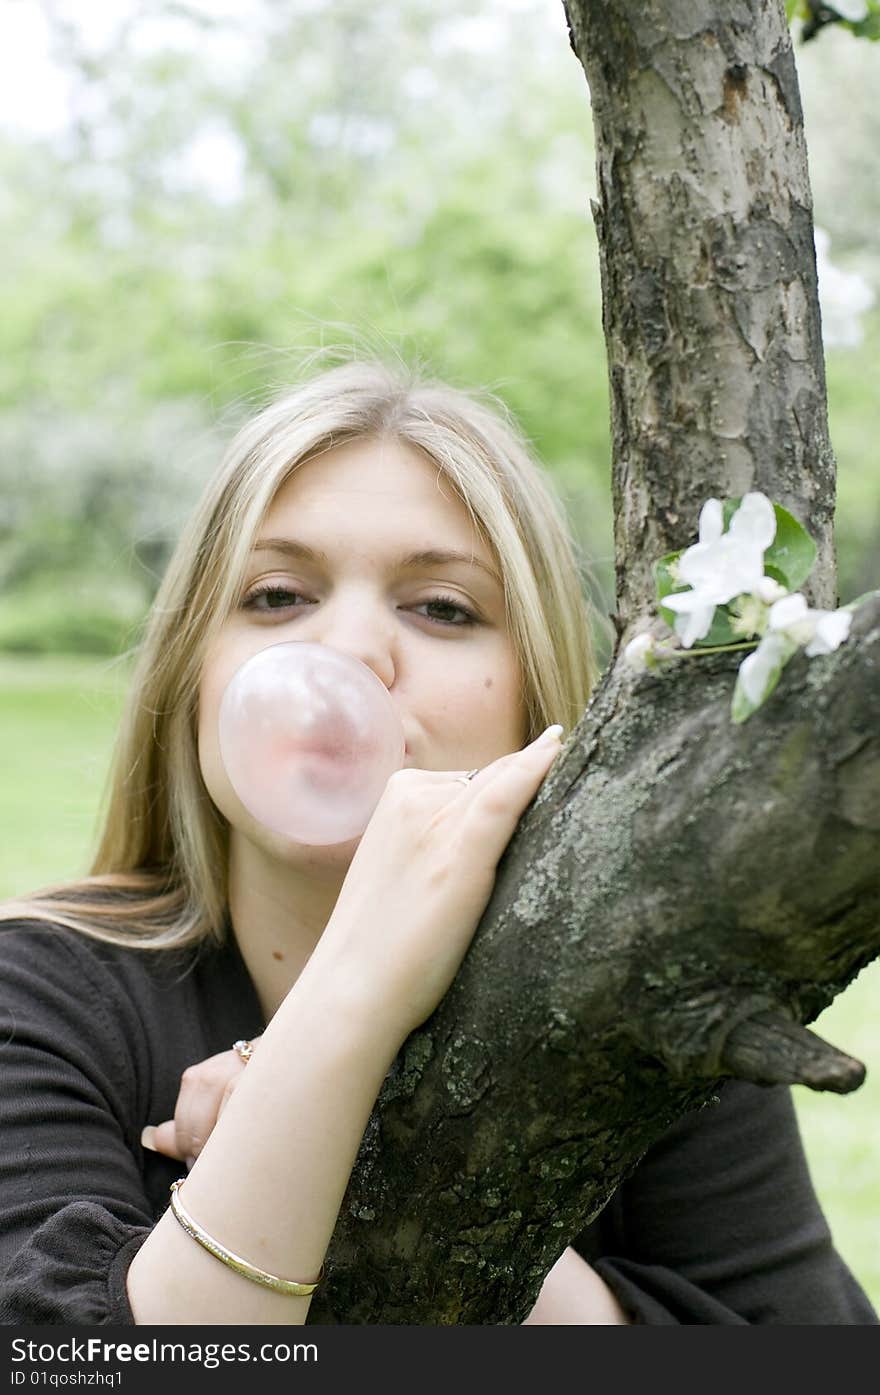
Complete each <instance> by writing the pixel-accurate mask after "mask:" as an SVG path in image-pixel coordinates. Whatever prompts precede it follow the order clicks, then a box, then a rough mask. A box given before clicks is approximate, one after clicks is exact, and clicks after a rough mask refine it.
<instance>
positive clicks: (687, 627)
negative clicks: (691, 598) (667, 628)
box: [675, 605, 715, 649]
mask: <svg viewBox="0 0 880 1395" xmlns="http://www.w3.org/2000/svg"><path fill="white" fill-rule="evenodd" d="M714 618H715V607H714V605H707V606H702V607H700V608H699V609H697V608H695V609H693V610H691V611H690V612H685V613H684V614H682V615H677V616H676V617H675V633H676V634H677V635H678V637H679V639H680V640H681V642H682V644H683V645H684V647H685V649H690V647H691V645H692V644H695V643H696V641H697V640H698V639H702V638H703V637H704V635H707V634H708V633H709V631H710V630H711V628H712V621H713V620H714Z"/></svg>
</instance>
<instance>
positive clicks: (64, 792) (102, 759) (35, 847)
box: [0, 655, 880, 1309]
mask: <svg viewBox="0 0 880 1395" xmlns="http://www.w3.org/2000/svg"><path fill="white" fill-rule="evenodd" d="M126 676H127V675H126V670H125V669H124V668H122V667H120V666H119V665H114V664H112V663H110V662H108V661H99V660H88V659H85V658H83V659H78V658H77V659H71V658H13V657H9V656H3V655H0V721H2V727H0V730H2V732H3V753H2V756H0V774H2V779H0V834H2V836H0V896H11V895H14V894H19V893H22V892H25V891H28V890H31V889H33V888H34V887H36V886H39V885H42V884H44V883H46V882H49V881H55V880H61V879H63V878H66V877H73V876H76V875H77V874H79V873H82V872H84V871H86V870H87V867H88V862H89V856H90V853H91V850H92V846H93V841H94V835H95V832H96V817H97V810H98V805H99V800H100V796H101V791H102V787H103V782H104V777H105V774H106V771H107V768H108V764H109V757H110V749H111V745H112V740H113V733H114V730H115V725H116V720H117V716H118V713H119V710H120V706H121V698H122V693H123V690H124V685H125V681H126ZM878 1000H880V962H878V963H877V964H874V965H872V966H871V968H869V969H867V970H865V972H864V973H863V974H862V975H861V976H860V977H859V979H858V980H857V981H856V982H855V983H854V984H852V985H851V986H850V988H849V989H848V990H847V992H846V993H844V994H843V995H842V996H841V997H840V998H838V999H837V1000H836V1001H835V1002H834V1003H832V1005H831V1007H830V1008H828V1009H827V1011H826V1012H824V1013H823V1014H822V1017H821V1018H820V1019H819V1020H818V1022H816V1023H815V1024H814V1030H816V1031H818V1032H819V1034H820V1035H821V1036H824V1037H825V1038H826V1039H827V1040H829V1041H832V1042H834V1044H835V1045H837V1046H839V1047H841V1048H842V1049H843V1050H845V1051H847V1052H849V1053H850V1054H851V1055H853V1056H857V1057H859V1059H861V1060H863V1061H864V1062H865V1063H866V1065H867V1066H868V1078H867V1080H866V1082H865V1084H864V1085H863V1086H862V1088H861V1089H860V1090H858V1091H856V1092H855V1094H853V1095H849V1096H844V1097H838V1096H835V1095H825V1094H815V1093H813V1092H812V1091H809V1090H805V1089H803V1088H802V1087H800V1086H799V1087H797V1088H796V1089H795V1092H794V1093H795V1103H796V1106H797V1110H798V1117H799V1120H800V1125H801V1131H802V1134H803V1138H804V1143H805V1147H806V1150H807V1156H808V1158H809V1162H810V1168H811V1171H812V1174H813V1179H814V1182H815V1184H816V1190H817V1191H818V1193H819V1197H820V1200H821V1201H822V1204H823V1206H824V1209H825V1214H826V1216H827V1217H828V1221H829V1224H830V1226H831V1230H832V1233H833V1235H834V1238H835V1242H836V1244H837V1247H838V1249H839V1251H840V1253H841V1254H842V1255H843V1257H844V1258H845V1260H846V1261H847V1263H848V1264H849V1266H850V1268H851V1269H852V1270H853V1272H854V1273H855V1275H856V1277H857V1278H858V1279H859V1280H860V1282H861V1283H862V1285H863V1287H864V1288H865V1290H866V1292H867V1293H868V1296H869V1297H870V1299H871V1301H872V1302H873V1304H874V1306H875V1307H877V1308H878V1309H880V1166H878V1163H880V1014H878V1012H877V1010H876V1006H875V1004H876V1002H877V1001H878ZM875 1065H876V1066H877V1067H878V1069H877V1071H876V1076H875V1074H874V1072H873V1070H872V1067H873V1066H875Z"/></svg>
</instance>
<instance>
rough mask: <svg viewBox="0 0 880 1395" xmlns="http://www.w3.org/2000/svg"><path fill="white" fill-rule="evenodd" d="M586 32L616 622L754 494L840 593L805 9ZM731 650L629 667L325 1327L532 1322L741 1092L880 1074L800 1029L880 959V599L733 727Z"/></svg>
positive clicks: (458, 1027)
mask: <svg viewBox="0 0 880 1395" xmlns="http://www.w3.org/2000/svg"><path fill="white" fill-rule="evenodd" d="M568 13H569V18H570V23H571V30H572V36H573V42H574V45H575V47H576V50H577V52H578V53H579V55H580V57H581V59H582V61H583V62H584V65H585V68H586V70H587V73H588V75H589V78H590V83H591V88H592V91H593V96H594V104H595V119H596V127H597V145H598V149H599V165H600V182H599V188H600V192H601V200H602V206H601V208H600V209H599V210H598V224H599V229H600V241H601V244H602V257H603V278H604V288H605V323H606V333H607V336H608V342H609V362H610V365H611V382H612V398H613V412H614V448H615V504H616V509H617V514H618V522H617V548H618V561H619V575H620V580H621V592H620V604H621V626H622V627H623V626H624V625H626V624H629V623H631V622H632V621H633V620H634V619H635V618H637V616H638V615H639V614H640V613H642V612H643V611H644V610H645V608H646V607H647V606H648V605H649V604H650V601H651V598H652V595H653V583H652V581H651V579H650V571H649V564H650V562H651V560H652V559H653V558H654V557H655V556H658V555H660V554H661V553H663V552H664V551H667V550H669V549H670V548H673V547H678V546H683V545H685V544H686V543H688V542H689V541H690V540H691V538H692V536H693V532H694V528H695V522H696V517H697V512H698V509H699V505H700V504H701V503H702V501H703V499H704V498H705V497H706V496H707V495H708V494H710V493H717V494H719V495H720V494H736V493H741V492H743V491H744V490H745V489H747V488H755V487H757V488H762V489H764V490H765V491H766V492H767V493H768V494H769V495H770V496H771V497H772V498H774V499H777V500H779V501H780V502H782V503H784V504H786V506H787V507H789V508H790V509H791V511H792V512H794V513H795V514H797V515H798V516H799V517H800V518H801V519H802V521H803V522H804V523H805V524H806V525H807V526H808V528H809V529H810V530H811V532H812V533H813V534H814V536H816V537H817V539H818V540H819V542H820V547H821V559H822V575H821V579H820V584H819V586H818V587H817V591H816V595H817V597H818V598H820V599H827V597H828V595H829V594H830V593H831V591H832V590H833V565H832V558H831V534H830V526H831V511H832V507H833V462H832V458H831V453H830V450H829V447H828V441H827V431H826V425H825V403H824V382H823V375H822V360H821V351H820V343H819V329H818V310H817V306H816V293H815V292H816V287H815V265H814V257H813V250H812V229H811V224H810V213H809V208H810V199H809V187H808V181H807V175H806V165H805V154H804V149H803V141H802V138H801V134H800V115H799V111H800V109H799V104H798V101H797V84H796V78H795V74H794V69H793V64H792V60H791V52H790V44H789V39H788V34H787V30H786V29H785V26H784V17H783V11H782V6H781V3H780V4H778V5H777V4H775V3H773V4H765V3H759V0H754V3H746V2H745V0H739V2H738V3H734V4H725V5H724V6H721V5H720V4H716V5H712V4H707V3H699V2H698V0H687V3H685V0H663V3H661V0H648V3H646V0H615V3H613V4H606V3H599V0H571V3H570V4H569V6H568ZM722 455H723V457H724V458H723V459H722ZM739 657H741V656H739V655H737V656H735V658H734V659H731V658H730V657H728V656H717V657H704V658H702V659H700V660H698V661H696V662H694V663H691V664H686V663H683V664H680V665H678V666H676V667H675V668H674V669H672V670H671V671H666V672H664V673H663V674H662V675H657V676H654V675H644V676H642V677H638V678H636V677H633V675H632V674H631V673H630V672H628V671H627V670H626V669H625V668H624V667H623V666H621V665H620V664H618V663H615V662H612V665H611V667H610V668H609V670H608V671H607V673H606V674H605V676H604V678H603V681H602V683H601V684H600V687H599V689H598V691H597V693H596V695H595V696H594V698H593V700H592V702H591V703H590V706H589V707H588V709H587V711H586V713H585V714H584V716H583V718H582V720H581V722H580V723H579V724H578V727H577V729H576V730H575V732H574V733H573V734H572V736H571V738H570V739H569V741H568V743H567V746H566V750H565V751H564V753H563V754H562V756H560V758H559V759H558V761H557V763H556V765H555V766H554V768H553V771H552V772H551V775H550V776H549V778H548V779H547V781H546V782H545V784H544V786H543V787H542V790H541V792H540V795H539V797H538V798H537V800H536V801H535V802H534V804H533V805H532V806H531V808H530V809H529V810H528V811H527V813H526V815H525V817H524V818H523V820H522V821H521V823H520V826H519V828H518V829H517V832H516V834H515V836H514V838H513V840H512V841H511V844H510V845H509V847H508V849H507V852H506V853H505V856H504V858H503V859H502V862H501V864H500V867H499V872H498V877H497V880H496V885H495V891H494V893H493V896H492V900H491V902H490V904H489V905H488V907H487V909H486V913H485V915H484V917H483V920H482V922H481V925H480V928H479V930H478V932H477V935H476V937H475V939H474V943H473V945H472V948H471V950H470V951H469V953H468V955H467V957H466V959H465V962H464V964H463V966H462V969H461V971H460V973H459V975H458V977H457V978H456V981H455V983H454V984H453V986H452V989H451V991H450V992H449V994H448V995H447V997H446V998H445V999H444V1001H443V1003H441V1005H440V1007H439V1008H438V1010H437V1012H435V1013H434V1014H433V1016H432V1017H431V1018H430V1019H429V1021H428V1022H427V1023H426V1024H425V1025H424V1027H423V1028H421V1029H420V1030H419V1031H418V1032H416V1033H414V1034H413V1036H412V1037H410V1039H409V1040H408V1042H407V1043H406V1044H405V1047H404V1050H403V1051H402V1052H401V1055H400V1057H399V1058H398V1060H397V1062H396V1063H395V1065H394V1067H393V1069H392V1071H391V1073H390V1074H389V1077H388V1079H387V1080H386V1082H385V1085H384V1087H383V1090H382V1093H381V1095H380V1098H379V1100H378V1102H377V1106H376V1109H375V1110H374V1113H373V1116H372V1118H371V1120H370V1124H369V1126H368V1128H367V1132H366V1134H365V1137H364V1140H363V1144H362V1147H361V1150H360V1153H359V1157H358V1161H357V1164H356V1167H355V1170H354V1172H353V1174H352V1178H351V1182H350V1185H349V1188H348V1191H347V1194H346V1197H345V1201H344V1203H343V1208H342V1211H341V1213H340V1218H339V1222H338V1225H337V1228H336V1231H335V1233H334V1237H333V1242H332V1245H331V1247H330V1251H329V1254H328V1258H327V1283H326V1287H325V1289H324V1291H323V1292H321V1291H320V1290H319V1292H318V1294H316V1296H315V1299H314V1300H313V1304H312V1309H311V1312H310V1321H311V1322H315V1323H332V1322H336V1321H341V1322H347V1323H351V1322H356V1323H360V1322H363V1323H422V1324H432V1325H434V1324H448V1323H518V1322H521V1321H522V1320H523V1318H524V1317H525V1316H526V1314H527V1313H528V1311H529V1309H530V1307H531V1305H532V1304H533V1303H534V1301H535V1298H536V1296H537V1292H538V1289H539V1287H540V1284H541V1281H542V1279H543V1277H544V1275H545V1274H546V1273H547V1271H548V1270H549V1268H550V1267H551V1265H552V1264H553V1262H554V1261H555V1259H556V1258H557V1256H558V1255H559V1254H560V1253H561V1251H562V1250H563V1249H564V1247H565V1245H566V1244H568V1243H569V1242H570V1241H571V1239H572V1238H573V1237H574V1236H576V1235H577V1234H578V1232H579V1231H580V1230H582V1229H583V1228H584V1226H585V1225H586V1224H587V1223H588V1221H589V1220H590V1219H591V1218H592V1217H593V1216H594V1215H596V1214H597V1213H598V1212H599V1211H600V1210H601V1208H602V1206H603V1205H604V1204H605V1202H606V1201H607V1200H608V1198H609V1196H610V1195H611V1193H612V1192H613V1191H614V1189H615V1188H616V1187H617V1186H618V1184H619V1183H620V1181H621V1180H622V1179H623V1178H624V1177H625V1176H626V1175H627V1173H628V1172H630V1171H631V1170H632V1169H633V1168H634V1167H635V1166H636V1165H637V1163H638V1160H639V1158H640V1157H641V1156H642V1155H643V1153H644V1152H645V1151H646V1149H647V1148H648V1147H650V1145H651V1144H652V1143H653V1142H655V1141H656V1140H657V1138H659V1136H660V1135H661V1134H662V1133H663V1132H664V1130H665V1129H666V1128H667V1127H668V1125H669V1124H670V1123H671V1122H672V1121H673V1120H674V1119H676V1118H678V1117H680V1115H681V1114H682V1113H684V1112H685V1111H687V1110H689V1109H694V1108H699V1107H702V1106H704V1105H707V1104H709V1107H711V1104H710V1102H711V1100H712V1098H713V1095H714V1092H715V1090H716V1089H717V1087H718V1084H719V1082H720V1080H721V1079H723V1078H724V1077H725V1076H739V1077H741V1078H744V1079H749V1080H754V1081H756V1082H758V1083H762V1082H763V1083H772V1082H780V1081H792V1082H793V1081H803V1082H804V1083H807V1084H810V1085H812V1086H814V1087H815V1088H824V1089H832V1090H848V1089H852V1088H854V1087H855V1086H857V1085H858V1084H859V1082H860V1080H861V1078H862V1074H863V1067H862V1066H861V1065H860V1063H859V1062H856V1061H852V1060H851V1059H850V1058H849V1057H846V1056H844V1055H843V1054H842V1053H840V1052H838V1051H836V1050H835V1049H834V1048H833V1047H830V1046H828V1045H827V1044H825V1043H823V1042H821V1041H820V1040H819V1039H818V1038H817V1037H815V1036H813V1035H812V1034H811V1033H809V1032H808V1031H806V1029H805V1028H804V1027H803V1026H802V1024H803V1023H806V1022H809V1021H811V1020H812V1019H813V1018H814V1017H815V1016H816V1015H817V1014H818V1013H819V1012H820V1011H821V1010H822V1008H823V1007H824V1006H826V1004H827V1003H828V1002H830V1001H831V999H832V998H833V997H834V996H835V995H836V994H837V993H839V992H840V991H841V990H842V989H843V987H844V986H845V985H846V984H847V983H848V982H849V981H851V979H852V977H853V976H854V975H855V974H856V973H857V972H858V970H859V969H860V968H861V967H862V966H863V965H864V964H866V963H868V962H869V961H870V960H872V959H873V958H875V957H876V956H877V954H878V953H880V856H878V851H880V847H878V845H880V778H878V777H880V685H878V682H877V674H878V667H880V599H875V600H872V601H870V602H868V603H866V604H865V605H863V606H862V607H861V609H860V610H859V612H858V613H857V617H856V621H855V623H854V626H853V632H852V635H851V637H850V639H849V640H848V641H847V643H846V644H845V645H844V646H843V647H842V648H841V649H840V650H838V652H837V653H836V654H834V655H832V656H829V657H826V658H823V659H812V660H806V659H805V658H803V657H800V658H797V659H795V660H793V661H792V662H791V663H790V664H789V665H788V667H787V668H786V670H785V673H784V674H783V678H782V681H781V683H780V686H779V688H778V689H777V691H776V693H775V694H774V696H773V697H772V698H771V700H770V701H769V702H768V703H767V704H766V705H765V707H763V708H762V709H761V710H760V711H759V712H758V713H757V714H755V716H753V717H752V718H751V719H750V720H749V722H747V723H746V724H745V725H743V726H734V725H733V724H732V723H731V720H730V711H729V707H730V696H731V690H732V686H733V680H734V674H735V667H736V659H738V658H739Z"/></svg>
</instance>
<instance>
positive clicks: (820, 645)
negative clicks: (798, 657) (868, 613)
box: [767, 591, 852, 658]
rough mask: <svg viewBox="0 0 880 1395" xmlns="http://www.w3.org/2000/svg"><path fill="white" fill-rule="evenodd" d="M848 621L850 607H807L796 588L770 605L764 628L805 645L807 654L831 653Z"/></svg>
mask: <svg viewBox="0 0 880 1395" xmlns="http://www.w3.org/2000/svg"><path fill="white" fill-rule="evenodd" d="M851 624H852V611H851V610H845V609H843V608H842V607H841V608H840V609H839V610H811V609H810V607H809V606H808V605H807V602H806V599H805V597H804V596H802V595H801V593H800V591H796V592H795V594H794V595H793V596H785V597H784V598H783V599H782V600H780V601H777V602H776V604H775V605H772V606H771V607H770V615H769V618H768V621H767V628H768V630H769V631H770V632H772V633H776V632H783V633H785V634H786V635H788V637H789V638H790V639H793V640H794V641H795V643H796V644H802V645H805V646H806V654H807V656H808V658H813V657H814V656H815V655H816V654H833V652H834V650H835V649H838V648H839V647H840V645H841V644H842V643H843V641H844V640H845V639H846V637H847V635H848V634H849V627H850V625H851Z"/></svg>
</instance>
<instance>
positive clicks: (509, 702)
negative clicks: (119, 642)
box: [199, 439, 527, 853]
mask: <svg viewBox="0 0 880 1395" xmlns="http://www.w3.org/2000/svg"><path fill="white" fill-rule="evenodd" d="M306 549H308V552H306ZM441 552H455V553H461V554H463V556H462V557H461V558H455V559H443V558H441V557H439V556H437V555H436V554H439V553H441ZM414 554H424V555H422V556H421V557H415V556H414ZM428 554H430V555H428ZM289 640H306V641H309V642H310V643H317V644H326V645H330V646H331V647H332V648H334V649H340V650H342V651H343V652H345V653H347V654H351V655H353V656H354V657H355V658H356V659H359V660H360V661H361V662H362V663H364V664H366V665H367V666H368V667H369V668H371V669H372V670H373V672H374V673H375V674H376V675H377V677H379V678H380V679H381V681H382V682H383V683H384V685H385V687H386V688H387V690H388V692H389V694H390V696H391V698H392V700H393V702H394V704H395V707H396V709H397V713H398V716H399V718H400V721H401V724H402V727H403V731H404V735H405V737H406V754H405V758H404V764H405V765H407V766H416V767H419V768H421V769H425V770H469V769H471V768H473V767H474V766H478V767H482V766H484V765H486V764H488V762H489V761H492V760H494V759H496V757H498V756H501V755H504V754H506V753H507V752H509V751H514V750H518V749H519V748H520V747H521V746H522V745H523V744H524V742H525V740H526V735H527V719H526V712H525V705H524V702H523V694H522V687H521V682H520V673H519V664H518V661H517V657H516V654H515V653H514V648H513V644H512V642H511V639H510V637H509V635H508V633H507V628H506V625H505V615H504V596H503V591H502V586H501V581H500V578H499V577H498V574H497V566H496V563H495V561H494V558H493V557H492V555H491V553H490V551H489V549H488V548H487V547H486V546H485V544H483V543H482V542H481V541H480V539H479V538H478V536H477V534H476V531H475V530H474V527H473V525H472V523H471V521H470V518H469V516H468V512H467V510H466V508H465V507H464V505H463V504H462V503H461V501H460V500H459V499H458V498H457V497H456V496H455V494H454V493H453V491H452V489H451V487H450V485H449V483H448V482H447V481H446V480H445V479H444V477H443V476H442V475H441V474H440V472H439V471H438V469H437V467H436V466H435V465H432V464H430V463H429V462H428V461H427V460H426V459H425V458H424V457H423V456H422V455H421V454H420V453H418V452H417V451H415V450H413V449H412V448H410V447H408V446H406V445H404V444H402V443H400V442H397V441H394V440H387V439H383V440H380V441H377V440H360V441H355V442H350V443H347V444H345V445H342V446H337V447H335V448H334V449H332V450H330V451H327V452H326V453H325V454H323V455H321V456H320V457H318V458H316V459H314V460H311V461H309V462H308V463H307V464H305V465H302V466H300V468H299V469H298V470H297V471H296V473H295V474H294V475H293V476H292V477H291V478H290V479H289V480H288V481H287V483H286V484H284V485H283V486H282V488H281V489H280V490H279V492H278V494H277V495H276V497H275V499H274V502H273V503H272V505H271V507H270V509H269V512H268V513H267V515H266V518H265V519H264V521H263V525H262V527H261V528H260V531H259V535H258V538H257V542H256V546H255V548H254V551H253V553H252V556H251V562H250V565H249V568H248V572H247V577H246V585H245V589H244V593H243V597H242V602H241V604H240V606H239V608H238V609H237V610H236V611H234V612H233V613H232V614H231V615H230V616H229V618H228V619H227V621H226V622H225V624H224V627H223V629H222V630H221V632H220V634H219V636H218V637H217V639H216V640H215V642H214V644H213V646H212V648H211V649H210V651H209V653H208V654H207V656H206V659H205V663H204V666H203V670H202V677H201V684H200V690H199V760H200V765H201V769H202V774H203V777H204V780H205V784H206V786H207V789H208V792H209V794H210V796H211V799H212V800H213V802H214V804H215V805H216V806H217V808H218V809H219V810H220V811H221V813H222V814H224V815H225V817H226V818H227V819H228V821H229V823H230V825H231V827H232V829H233V830H235V831H238V832H239V833H241V834H242V835H243V836H245V837H246V838H248V839H250V840H253V841H256V842H257V843H258V844H260V845H261V846H263V847H264V848H265V849H267V850H271V851H274V852H276V853H281V852H282V849H281V842H282V841H283V840H279V837H278V835H275V834H272V833H270V832H268V831H267V830H265V829H263V828H262V827H261V826H260V825H259V824H257V823H256V821H255V820H254V819H253V818H252V817H251V815H250V814H249V813H248V812H247V810H246V809H245V808H244V807H243V805H242V804H241V802H240V801H239V799H238V798H237V796H236V794H235V792H234V790H233V789H232V787H231V785H230V783H229V780H228V778H227V776H226V772H225V770H224V767H223V763H222V760H221V758H220V751H219V745H218V735H217V717H218V711H219V707H220V701H221V698H222V697H223V693H224V690H225V688H226V685H227V684H228V682H229V680H230V679H231V678H232V676H233V674H234V673H235V671H236V669H238V668H239V666H240V665H241V664H242V663H244V661H245V660H246V659H248V658H250V656H251V655H252V654H255V653H257V651H258V650H261V649H265V648H266V647H267V646H268V645H271V644H279V643H281V642H283V641H289ZM356 843H357V840H354V843H353V844H351V845H350V846H351V847H352V850H353V848H354V846H356ZM347 846H349V845H347Z"/></svg>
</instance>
